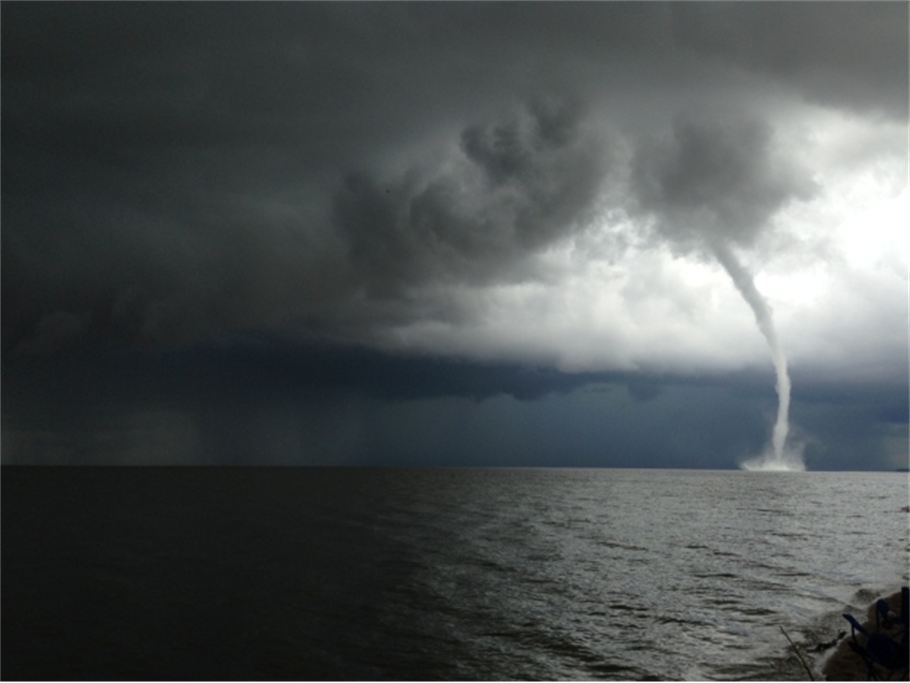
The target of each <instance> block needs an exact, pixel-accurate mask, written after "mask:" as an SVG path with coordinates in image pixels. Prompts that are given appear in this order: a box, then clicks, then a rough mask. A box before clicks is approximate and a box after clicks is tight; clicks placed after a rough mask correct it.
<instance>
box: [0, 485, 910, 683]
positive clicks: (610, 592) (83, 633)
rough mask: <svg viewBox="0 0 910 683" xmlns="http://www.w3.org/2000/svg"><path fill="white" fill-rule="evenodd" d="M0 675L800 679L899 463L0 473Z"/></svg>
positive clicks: (862, 566) (897, 573)
mask: <svg viewBox="0 0 910 683" xmlns="http://www.w3.org/2000/svg"><path fill="white" fill-rule="evenodd" d="M2 496H3V497H2V506H3V518H2V533H3V538H2V542H3V546H2V549H3V556H2V675H3V677H4V678H5V679H18V678H38V679H56V678H67V679H74V678H75V679H78V678H84V679H93V680H99V679H137V678H138V679H181V680H187V679H200V678H205V679H220V680H226V679H244V680H256V679H295V680H302V679H320V680H325V679H357V680H372V679H395V680H409V679H423V680H427V679H440V678H441V679H459V680H476V679H487V680H489V679H496V680H515V679H538V680H539V679H546V680H554V679H572V680H577V679H623V680H629V679H631V680H644V679H661V680H668V679H727V680H730V679H764V680H784V679H793V680H803V679H805V672H804V671H803V670H802V668H801V666H800V664H799V662H798V661H797V660H796V659H795V657H793V656H792V654H791V653H790V651H789V650H788V644H787V642H786V640H785V639H784V637H783V635H782V634H781V631H780V628H779V626H783V627H784V628H785V629H786V630H787V632H788V633H789V635H790V636H791V637H792V638H793V639H794V640H796V641H797V642H800V643H802V644H804V645H805V646H806V647H807V648H808V647H811V646H812V645H814V644H815V643H817V642H820V641H822V640H827V639H830V638H831V637H833V635H834V634H835V633H836V632H837V630H839V629H840V628H841V627H842V623H845V622H843V620H842V619H840V616H839V615H840V612H841V611H843V609H845V608H857V607H859V606H862V605H863V604H865V603H868V602H869V601H870V600H871V599H872V598H873V597H875V594H876V593H878V592H879V591H883V590H889V589H893V588H896V587H897V586H898V585H899V584H900V583H901V582H906V580H907V571H908V565H907V561H908V560H907V558H908V526H907V525H908V517H907V514H906V513H905V512H902V511H901V507H902V506H904V505H906V501H907V476H906V474H883V473H868V474H867V473H804V474H786V473H755V472H753V473H749V472H706V471H662V470H559V469H541V470H533V469H516V470H509V469H502V470H500V469H465V470H452V469H343V468H337V469H317V468H311V469H305V468H37V467H34V468H21V467H4V468H3V470H2Z"/></svg>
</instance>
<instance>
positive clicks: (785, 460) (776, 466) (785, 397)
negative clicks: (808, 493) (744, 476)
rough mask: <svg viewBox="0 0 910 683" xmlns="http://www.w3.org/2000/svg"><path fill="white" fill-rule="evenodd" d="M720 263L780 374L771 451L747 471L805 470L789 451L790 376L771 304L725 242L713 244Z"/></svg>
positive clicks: (748, 465)
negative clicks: (740, 297)
mask: <svg viewBox="0 0 910 683" xmlns="http://www.w3.org/2000/svg"><path fill="white" fill-rule="evenodd" d="M714 253H715V256H716V257H717V260H718V262H720V264H721V265H722V266H723V267H724V270H726V271H727V274H728V275H729V276H730V278H731V279H732V280H733V284H734V285H736V289H738V290H739V293H740V294H742V297H743V299H745V300H746V303H748V304H749V307H750V308H751V309H752V312H753V313H754V314H755V322H756V323H758V329H759V330H760V331H761V333H762V336H764V338H765V340H766V341H767V342H768V347H769V348H770V349H771V358H772V360H773V361H774V369H775V371H776V373H777V420H776V421H775V423H774V432H773V434H772V437H771V450H770V451H768V452H766V453H764V454H763V455H761V456H759V457H757V458H753V459H752V460H748V461H746V462H745V463H743V464H742V468H743V469H746V470H764V471H787V472H794V471H796V472H802V471H804V470H805V469H806V466H805V465H804V464H803V460H802V453H801V451H800V450H787V448H786V445H787V434H788V432H789V431H790V423H789V413H790V375H789V373H788V372H787V358H786V356H785V355H784V351H783V349H782V348H781V345H780V341H779V340H778V338H777V331H776V330H775V328H774V318H773V317H772V315H771V307H770V306H769V305H768V302H767V301H765V298H764V297H763V296H762V295H761V292H759V291H758V289H757V288H756V286H755V281H754V280H753V279H752V274H751V273H749V271H748V270H746V268H745V267H744V266H743V265H742V264H741V263H740V262H739V259H737V258H736V255H735V254H734V253H733V252H732V251H731V250H730V248H729V247H728V246H727V245H726V244H717V245H715V246H714Z"/></svg>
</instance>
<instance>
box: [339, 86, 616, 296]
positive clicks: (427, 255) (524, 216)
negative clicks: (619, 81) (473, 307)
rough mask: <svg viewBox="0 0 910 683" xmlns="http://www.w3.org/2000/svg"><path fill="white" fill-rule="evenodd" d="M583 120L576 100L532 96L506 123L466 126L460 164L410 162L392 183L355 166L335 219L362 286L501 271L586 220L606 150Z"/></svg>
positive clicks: (390, 286) (398, 285)
mask: <svg viewBox="0 0 910 683" xmlns="http://www.w3.org/2000/svg"><path fill="white" fill-rule="evenodd" d="M577 119H578V113H577V110H576V109H575V108H574V106H573V105H569V104H566V103H562V102H559V103H554V102H546V103H544V102H537V101H535V102H532V103H531V104H530V105H529V106H528V107H527V108H526V109H525V110H523V111H521V112H519V115H518V116H516V117H515V118H512V119H510V120H507V121H505V122H502V123H498V124H494V125H490V126H483V125H476V124H474V125H470V126H467V127H466V128H464V129H463V131H462V133H461V135H460V152H461V156H460V157H456V160H457V161H458V162H461V163H459V164H458V166H457V167H456V169H455V170H454V171H448V172H445V171H444V172H442V173H438V174H434V175H427V176H425V177H421V174H420V171H419V170H417V169H412V170H411V171H410V172H408V173H406V174H405V176H404V178H403V179H398V180H396V179H393V180H390V181H388V182H380V181H379V180H378V179H374V178H372V177H371V176H370V175H369V174H366V173H360V174H352V175H349V176H348V178H347V182H346V186H345V188H344V189H343V190H342V191H341V192H340V193H338V194H337V195H336V197H335V203H334V207H335V220H336V224H337V226H338V228H339V232H340V234H341V235H342V236H343V238H344V239H345V242H346V243H347V245H348V248H349V250H350V256H351V261H352V264H353V265H354V267H355V269H356V271H357V273H358V277H359V278H362V279H363V283H364V285H365V286H366V288H367V289H368V290H369V291H371V292H378V293H386V294H388V293H390V292H395V291H397V290H400V289H402V288H406V287H408V286H411V287H413V286H416V285H420V284H421V283H423V282H427V281H431V280H434V279H439V280H443V281H453V280H454V281H458V280H467V281H471V282H474V283H478V282H482V281H483V280H485V279H502V278H504V277H505V276H506V275H507V274H508V272H509V270H510V269H511V268H514V267H516V265H520V264H521V263H522V262H523V261H525V260H526V258H527V256H528V255H530V254H533V253H534V252H535V251H537V250H539V249H541V248H543V247H545V246H546V245H548V244H549V243H551V242H553V241H554V240H556V239H559V238H564V237H566V236H568V235H570V234H571V233H572V232H573V230H576V229H578V228H579V227H580V226H581V225H583V224H584V222H585V221H586V220H588V219H589V218H590V216H589V215H588V214H589V212H590V210H591V208H592V205H593V202H594V200H595V198H596V196H597V191H598V189H599V187H600V184H601V182H602V180H603V175H604V172H605V169H604V165H605V161H604V159H605V150H604V149H603V148H602V147H601V145H599V144H597V141H596V140H592V139H588V138H586V137H585V136H584V135H583V134H582V133H581V132H579V130H578V125H577Z"/></svg>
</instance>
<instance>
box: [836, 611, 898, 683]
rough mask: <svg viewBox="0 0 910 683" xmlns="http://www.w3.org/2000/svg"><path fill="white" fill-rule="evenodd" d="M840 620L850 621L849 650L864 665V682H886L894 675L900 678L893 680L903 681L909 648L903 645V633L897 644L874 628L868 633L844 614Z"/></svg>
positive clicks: (854, 620) (849, 615) (878, 624)
mask: <svg viewBox="0 0 910 683" xmlns="http://www.w3.org/2000/svg"><path fill="white" fill-rule="evenodd" d="M882 602H883V601H882ZM886 606H887V605H886ZM878 609H879V608H878V605H876V626H880V625H881V622H879V621H878ZM902 611H903V610H902ZM844 619H846V620H847V621H849V622H850V629H851V634H850V642H849V645H850V647H851V648H852V649H853V651H854V652H856V653H857V654H858V655H859V656H860V657H862V658H863V661H865V662H866V670H867V677H866V680H867V681H890V680H891V677H892V676H894V675H895V674H898V673H900V674H901V677H900V678H898V679H897V680H899V681H905V680H907V674H908V672H910V646H908V643H907V642H906V631H905V632H904V634H905V635H904V639H903V641H904V642H899V641H897V640H895V639H893V638H891V637H890V636H887V635H885V634H884V633H882V632H881V631H880V630H878V629H877V630H876V631H875V632H874V633H870V632H869V631H868V630H867V629H866V628H865V627H863V625H862V624H860V623H859V622H858V621H857V620H856V618H855V617H854V616H853V615H852V614H844ZM859 636H862V637H863V641H864V642H860V638H859Z"/></svg>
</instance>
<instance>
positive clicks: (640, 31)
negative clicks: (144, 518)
mask: <svg viewBox="0 0 910 683" xmlns="http://www.w3.org/2000/svg"><path fill="white" fill-rule="evenodd" d="M2 19H3V21H2V76H3V88H4V93H3V94H4V97H3V103H2V107H3V116H2V127H3V130H2V132H3V139H4V149H3V169H2V170H3V176H2V183H3V206H2V211H3V231H2V266H3V268H2V304H3V305H2V332H3V365H4V380H5V382H4V385H5V386H4V388H5V389H6V390H7V391H6V392H5V395H4V398H5V399H6V400H5V401H4V405H3V410H4V427H5V429H4V432H7V431H8V430H10V429H12V427H15V426H16V425H20V424H22V425H27V428H26V427H23V428H22V430H20V432H17V433H16V434H12V433H11V435H10V436H7V435H6V434H5V436H4V438H5V442H4V453H3V455H4V462H10V461H13V460H16V461H29V460H30V458H31V457H32V456H29V455H26V452H28V453H31V452H32V450H34V449H30V448H27V447H26V446H25V445H22V444H33V443H36V442H40V443H42V444H45V446H46V443H48V442H49V441H48V440H49V439H50V436H48V434H50V433H51V432H53V431H54V430H56V429H58V428H59V429H64V427H62V426H60V424H62V423H61V419H62V418H61V417H60V416H61V414H62V413H67V412H73V413H79V412H80V411H79V410H74V409H73V408H72V407H71V404H70V403H69V402H68V401H70V400H75V401H76V402H77V403H78V402H84V401H83V400H82V399H78V398H77V399H72V397H73V396H76V397H79V396H90V397H91V401H93V402H94V403H93V404H92V405H102V404H103V405H104V406H106V407H105V408H104V409H103V410H102V409H99V410H98V411H95V412H94V413H92V412H91V411H90V410H86V411H83V412H86V414H88V413H91V414H93V415H96V414H100V415H104V416H105V417H104V418H103V419H101V418H99V419H97V420H95V421H92V420H90V419H89V418H88V417H83V418H79V419H78V420H77V418H75V417H74V418H73V419H72V420H63V421H62V422H65V423H66V425H68V426H66V429H67V430H69V431H67V434H69V436H68V437H67V438H68V439H70V440H69V441H67V443H70V444H71V446H68V447H61V448H60V449H58V450H57V451H54V452H55V453H57V455H54V456H53V457H54V458H56V459H58V460H63V461H69V460H68V459H74V460H79V459H83V460H84V459H91V458H93V457H94V458H96V459H101V460H104V461H107V460H110V459H115V460H116V459H117V458H120V457H124V458H126V456H123V455H122V454H123V453H126V452H129V453H133V455H131V456H129V457H131V458H133V459H134V460H139V461H157V459H160V456H158V455H155V454H154V453H152V452H150V451H148V449H147V450H146V451H143V454H140V455H135V452H134V451H135V449H133V447H132V446H130V447H127V446H125V445H123V444H124V443H126V441H123V439H127V436H122V438H121V437H118V438H121V441H116V439H115V440H114V441H116V443H118V444H121V445H120V446H118V448H120V451H119V452H120V453H121V455H118V454H117V453H118V450H117V448H114V447H102V446H101V445H99V444H98V443H96V442H95V441H92V440H91V439H88V437H85V434H88V433H91V434H92V435H95V434H96V433H97V431H98V430H99V429H100V428H101V427H100V426H99V425H102V426H103V425H104V424H105V421H106V420H107V421H108V422H109V424H108V427H110V425H114V424H116V425H118V427H117V429H118V430H120V431H118V432H117V433H118V434H121V433H122V434H132V435H133V436H130V437H129V438H130V439H133V440H134V441H137V442H138V441H141V439H139V437H135V435H136V434H139V433H142V434H145V432H142V429H146V431H148V430H152V431H154V432H155V433H156V434H159V435H161V438H162V439H165V440H167V439H170V440H171V441H168V442H167V443H170V444H171V445H169V446H167V448H165V447H164V446H162V450H167V451H168V452H175V450H179V449H177V448H176V446H174V443H177V442H179V443H180V444H182V446H181V448H183V449H185V450H187V452H189V451H192V452H194V453H196V452H201V451H205V452H206V453H211V454H212V455H211V456H208V455H207V456H206V458H209V460H207V461H213V462H219V461H222V460H223V459H224V458H228V459H229V460H234V461H252V462H256V461H275V460H281V461H283V462H284V461H288V462H298V461H299V462H370V463H372V462H405V463H408V464H419V463H427V464H436V463H441V464H445V463H453V462H454V463H461V462H464V463H471V464H503V463H507V464H553V465H558V464H604V465H610V464H623V465H629V464H632V465H634V464H642V465H647V466H679V467H685V466H718V467H726V466H736V464H737V462H738V461H739V460H741V459H742V458H743V457H746V456H748V455H749V454H750V453H751V454H754V453H755V452H757V451H760V450H761V449H762V448H763V447H764V446H765V445H766V442H767V440H768V438H769V432H770V424H771V423H772V422H773V413H774V410H775V401H776V397H775V395H774V370H773V367H772V366H771V355H770V353H769V350H768V348H767V346H766V344H765V340H764V339H763V337H762V335H761V334H760V333H759V329H758V327H757V326H756V321H755V318H754V315H753V312H752V310H750V306H749V305H748V304H747V303H746V302H745V301H744V300H743V298H742V296H741V295H740V291H739V290H738V289H737V286H734V283H733V281H732V280H731V278H730V277H729V276H728V275H727V273H726V272H725V270H724V268H723V267H722V266H721V265H720V263H721V262H719V261H718V254H732V258H735V259H736V260H737V262H738V263H740V264H741V265H742V267H743V268H744V269H745V270H746V272H748V273H749V274H750V275H751V276H752V277H753V278H754V285H755V287H756V288H757V290H758V291H759V292H760V293H761V295H762V296H763V297H764V300H765V301H766V303H767V305H768V307H769V310H770V311H772V312H773V316H774V323H775V325H776V330H777V336H778V338H779V341H780V345H781V347H782V349H783V352H784V353H785V354H786V357H787V360H788V362H789V366H790V370H791V374H792V376H793V401H794V402H793V407H792V413H791V417H792V422H793V428H794V438H795V439H799V440H800V443H803V444H804V445H805V447H806V449H807V450H806V460H807V464H808V465H809V466H810V468H812V469H843V468H856V469H865V468H872V469H881V468H884V469H888V468H893V467H896V466H902V465H903V466H905V465H906V460H907V453H906V451H907V384H908V381H907V365H908V363H907V357H908V347H907V326H908V320H907V309H908V306H907V302H908V291H907V287H908V285H907V282H908V269H907V262H908V244H907V237H906V225H907V222H908V218H910V199H908V190H907V182H908V111H907V109H908V85H907V83H908V66H907V64H908V38H907V36H908V7H907V5H906V4H905V3H899V2H894V3H874V2H871V3H870V2H863V3H840V2H838V3H824V2H819V3H748V2H743V3H680V4H664V3H598V4H590V3H580V4H568V5H566V4H559V3H534V4H524V3H504V4H503V3H496V4H492V3H489V4H487V3H438V4H424V3H421V4H416V3H375V4H361V3H357V4H323V3H301V4H297V3H276V4H257V3H251V4H240V3H231V4H221V3H167V4H165V3H141V4H127V3H110V4H95V3H73V4H66V3H15V2H14V3H4V5H3V7H2ZM324 354H329V356H330V357H331V359H330V360H326V357H325V356H324ZM111 355H113V356H116V357H117V358H118V359H119V360H118V362H117V363H115V364H112V363H111V362H109V361H108V360H103V361H99V360H98V358H102V357H103V358H108V357H109V356H111ZM304 358H305V359H308V360H306V361H304V360H301V359H304ZM74 359H78V360H74ZM339 359H341V360H339ZM263 363H265V365H266V366H268V372H265V371H263V372H261V373H259V374H256V373H252V372H250V371H248V370H243V369H242V368H249V367H253V368H256V367H259V368H261V367H262V364H263ZM299 363H304V364H305V365H306V367H308V368H311V369H312V368H313V367H316V366H317V365H320V364H322V366H324V367H325V368H332V369H333V372H329V371H328V370H321V371H319V372H316V371H315V370H313V371H310V370H308V371H306V372H300V367H298V365H295V364H299ZM152 366H154V369H151V368H152ZM203 366H204V367H206V368H208V374H205V373H201V371H200V370H199V369H198V368H199V367H203ZM60 367H67V368H82V371H81V372H82V374H80V373H79V372H77V371H76V370H72V371H70V372H56V371H54V372H52V371H51V370H50V369H56V368H60ZM114 367H116V371H115V370H112V369H111V368H114ZM351 368H356V369H357V372H356V373H355V372H353V370H351ZM393 369H394V370H393ZM200 373H201V374H200ZM295 373H296V374H295ZM358 373H359V374H358ZM529 373H531V376H533V377H534V379H533V381H530V380H528V376H529ZM162 375H163V376H167V377H169V378H170V380H168V381H164V380H163V379H161V377H162ZM129 377H132V378H133V381H130V380H128V379H126V378H129ZM403 377H404V378H411V379H402V378H403ZM455 377H463V378H464V379H462V380H456V379H453V378H455ZM205 378H208V379H205ZM289 378H296V379H289ZM529 381H530V384H529ZM86 382H90V383H92V384H94V385H97V386H101V387H107V389H106V390H104V391H102V390H93V391H90V390H88V389H87V388H86V384H85V383H86ZM186 382H189V383H190V384H191V385H192V386H193V387H195V388H194V389H193V391H185V390H184V389H183V388H182V387H183V386H184V383H186ZM70 384H72V385H73V386H75V387H77V388H76V389H71V388H70V386H69V385H70ZM213 392H214V393H217V395H219V396H227V397H230V398H225V399H224V400H223V401H220V402H217V401H216V404H217V405H219V406H221V408H219V410H222V409H223V411H222V412H219V417H218V419H214V418H212V419H209V418H206V417H205V416H204V415H202V413H204V412H205V411H204V410H203V407H204V406H206V405H209V404H211V396H212V395H213ZM85 400H88V399H85ZM227 403H230V404H231V405H232V406H234V407H233V408H231V409H230V410H228V408H227V407H225V405H226V404H227ZM117 406H120V408H117ZM150 406H155V407H154V409H153V408H152V407H150ZM161 406H165V408H162V407H161ZM175 406H176V407H175ZM213 410H214V409H213ZM232 411H233V412H232ZM210 412H211V411H210ZM137 415H138V416H140V417H136V416H137ZM143 415H145V416H146V417H141V416H143ZM149 415H151V417H149ZM238 415H240V416H241V417H240V418H238V417H237V416H238ZM257 415H258V416H259V417H257ZM263 415H266V416H267V417H262V416H263ZM276 415H278V416H279V417H276ZM51 416H53V417H51ZM674 416H675V417H674ZM73 420H76V421H77V422H78V424H79V425H81V426H80V427H79V429H80V430H81V431H79V430H76V428H75V427H73V424H74V423H73ZM79 420H82V421H81V422H79ZM136 420H139V422H140V423H141V424H142V425H146V426H145V427H141V428H140V427H136V426H135V424H136ZM142 420H145V422H142ZM257 420H258V422H257ZM86 421H87V422H86ZM238 424H242V425H245V426H244V427H243V429H245V430H246V431H245V433H247V434H251V435H254V436H252V437H250V441H249V443H246V442H244V441H243V439H238V438H232V437H230V436H229V435H228V436H225V437H224V439H225V444H234V445H233V446H231V447H227V446H225V445H224V444H221V445H219V444H218V443H214V444H209V445H205V444H208V443H209V441H211V439H209V440H208V441H207V439H208V436H204V435H211V434H214V433H219V432H220V433H222V434H229V432H230V430H231V429H232V428H235V429H237V428H239V427H236V425H238ZM124 425H125V426H124ZM150 425H151V426H150ZM257 425H258V426H257ZM269 425H272V427H269ZM110 428H113V427H110ZM74 430H76V431H74ZM136 430H139V431H138V432H137V431H136ZM155 430H157V431H155ZM538 431H539V432H540V433H539V434H538V433H537V432H538ZM77 432H78V434H81V435H82V436H80V437H79V438H82V439H83V441H81V442H79V443H82V446H79V447H76V446H72V443H75V442H77V441H79V438H76V437H74V436H72V435H73V434H75V433H77ZM17 434H18V435H17ZM276 434H279V435H280V434H285V437H281V438H279V437H278V436H275V435H276ZM661 434H662V435H663V436H662V437H661V436H660V435H661ZM687 434H688V435H689V436H685V435H687ZM200 435H203V436H200ZM531 435H534V436H531ZM83 437H84V438H83ZM134 437H135V438H134ZM92 438H94V436H93V437H92ZM73 439H75V441H73ZM85 439H88V441H86V440H85ZM276 439H277V441H276ZM282 439H283V440H282ZM127 440H129V439H127ZM109 441H110V440H109ZM148 441H149V440H148V439H145V442H148ZM216 441H217V440H216ZM121 442H122V443H121ZM171 442H174V443H171ZM203 442H205V443H203ZM266 442H268V443H272V446H266V445H264V444H266ZM54 443H57V442H54ZM105 443H108V442H105ZM111 443H113V442H111ZM130 443H132V441H131V442H130ZM86 444H88V445H86ZM238 444H242V445H238ZM45 446H42V448H43V449H44V450H42V451H41V453H44V454H45V455H40V456H35V458H37V459H39V460H40V459H41V458H45V457H50V456H47V455H46V453H47V452H49V451H48V450H47V448H46V447H45ZM105 449H106V450H105ZM131 449H132V450H131ZM232 449H233V451H236V455H232V456H230V457H228V456H226V455H224V453H226V452H228V451H232ZM39 450H40V449H39ZM102 451H103V452H104V454H103V455H99V453H101V452H102ZM92 453H94V455H93V454H92ZM279 454H280V455H279ZM193 457H195V456H193ZM193 457H190V456H187V459H189V460H192V459H193ZM196 459H197V460H198V458H196Z"/></svg>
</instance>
